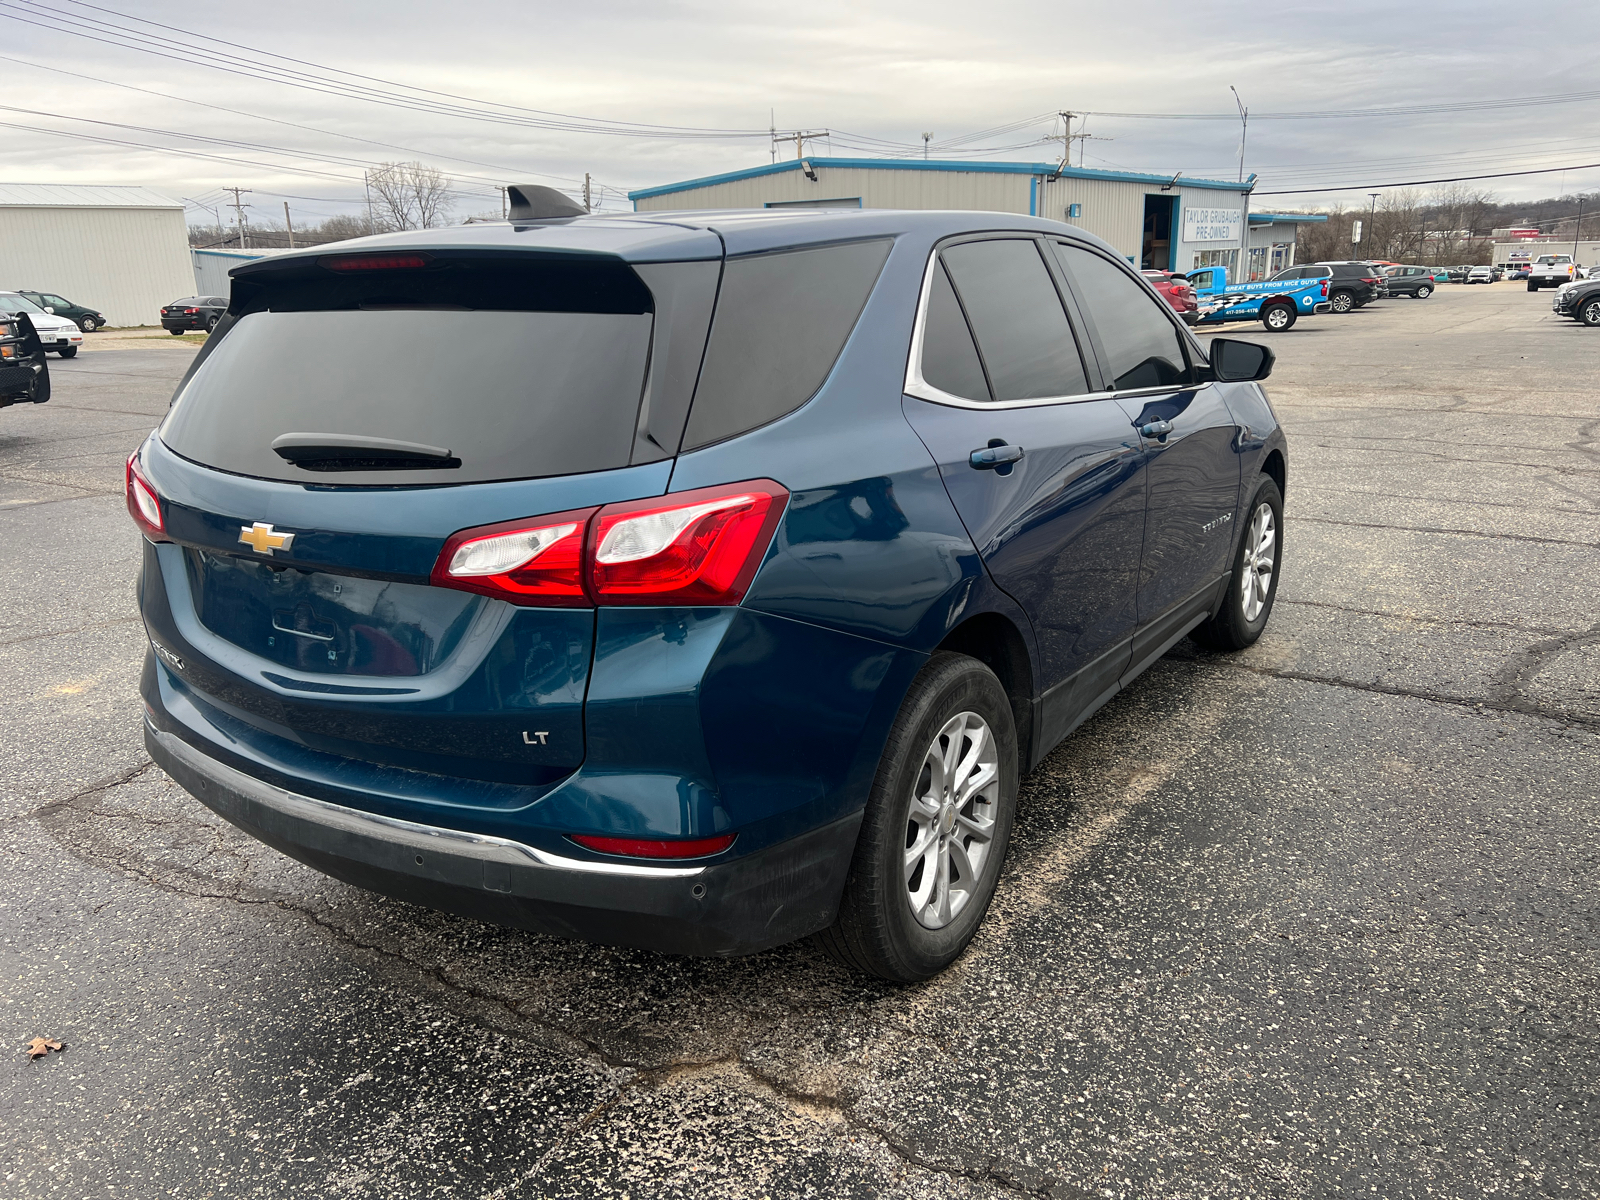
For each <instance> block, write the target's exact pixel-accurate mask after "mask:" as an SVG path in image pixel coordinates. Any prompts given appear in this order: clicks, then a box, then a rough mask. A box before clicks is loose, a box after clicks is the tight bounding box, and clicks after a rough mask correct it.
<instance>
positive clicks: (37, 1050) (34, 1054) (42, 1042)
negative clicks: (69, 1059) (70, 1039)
mask: <svg viewBox="0 0 1600 1200" xmlns="http://www.w3.org/2000/svg"><path fill="white" fill-rule="evenodd" d="M60 1049H61V1043H60V1042H58V1041H56V1040H55V1039H54V1038H34V1039H33V1041H31V1042H29V1043H28V1057H29V1058H43V1057H44V1056H45V1055H46V1054H49V1053H50V1051H52V1050H60Z"/></svg>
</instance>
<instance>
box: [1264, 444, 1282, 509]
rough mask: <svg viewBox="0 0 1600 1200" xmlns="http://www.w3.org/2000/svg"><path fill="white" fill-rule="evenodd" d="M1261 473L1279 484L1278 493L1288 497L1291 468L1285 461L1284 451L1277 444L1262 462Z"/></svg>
mask: <svg viewBox="0 0 1600 1200" xmlns="http://www.w3.org/2000/svg"><path fill="white" fill-rule="evenodd" d="M1261 473H1262V474H1263V475H1265V476H1267V478H1269V479H1271V480H1272V482H1273V483H1275V484H1277V485H1278V495H1280V496H1283V497H1284V498H1286V499H1287V498H1288V495H1289V470H1288V465H1287V464H1286V463H1285V462H1284V461H1283V451H1282V450H1280V449H1278V448H1277V447H1276V446H1275V447H1273V449H1272V452H1271V453H1270V454H1268V455H1267V457H1266V459H1265V460H1264V461H1263V462H1262V464H1261Z"/></svg>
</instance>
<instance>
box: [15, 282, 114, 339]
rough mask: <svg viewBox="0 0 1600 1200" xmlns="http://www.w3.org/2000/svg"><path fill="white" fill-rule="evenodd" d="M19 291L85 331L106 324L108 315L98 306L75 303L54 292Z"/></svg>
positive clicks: (26, 289)
mask: <svg viewBox="0 0 1600 1200" xmlns="http://www.w3.org/2000/svg"><path fill="white" fill-rule="evenodd" d="M17 291H18V293H20V294H21V295H24V296H26V297H27V298H28V299H29V300H32V301H33V302H34V303H35V304H37V305H38V306H39V307H40V308H42V309H44V310H45V312H49V313H55V315H56V316H58V317H66V318H67V319H68V320H69V321H75V322H77V325H78V328H79V329H81V330H83V331H84V332H85V333H93V332H94V331H95V330H97V329H104V328H105V326H106V315H105V313H103V312H101V311H100V310H99V309H97V308H89V307H87V306H85V305H82V304H74V303H73V302H72V301H71V300H68V299H65V298H64V297H62V296H58V295H56V294H55V293H54V292H36V291H33V290H32V289H30V288H18V289H17Z"/></svg>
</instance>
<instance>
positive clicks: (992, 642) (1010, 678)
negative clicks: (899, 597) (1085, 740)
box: [935, 612, 1035, 771]
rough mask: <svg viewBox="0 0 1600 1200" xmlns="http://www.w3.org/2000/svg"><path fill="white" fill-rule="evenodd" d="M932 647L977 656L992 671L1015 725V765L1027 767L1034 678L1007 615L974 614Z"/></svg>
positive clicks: (1018, 634) (1025, 648)
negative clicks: (1009, 705)
mask: <svg viewBox="0 0 1600 1200" xmlns="http://www.w3.org/2000/svg"><path fill="white" fill-rule="evenodd" d="M935 650H936V651H937V650H948V651H953V652H954V653H957V654H965V655H968V656H969V657H971V658H975V659H977V660H978V661H979V662H981V663H983V664H984V666H986V667H988V668H989V669H990V670H991V671H993V672H994V673H995V676H996V678H998V679H999V680H1000V686H1001V687H1003V688H1004V689H1005V690H1006V695H1007V696H1009V697H1010V699H1011V716H1012V720H1013V721H1014V722H1015V724H1016V727H1017V758H1018V767H1019V769H1021V770H1024V771H1025V770H1027V764H1028V763H1030V762H1031V761H1032V758H1031V755H1032V753H1033V740H1034V731H1033V720H1034V709H1035V704H1034V694H1035V692H1034V680H1033V662H1032V659H1031V658H1030V657H1029V654H1028V643H1027V640H1026V639H1025V638H1024V637H1023V635H1022V631H1021V630H1020V629H1018V628H1017V625H1016V623H1015V622H1014V621H1012V620H1011V618H1009V617H1007V616H1005V615H1004V614H1003V613H998V612H983V613H976V614H974V615H973V616H970V617H968V618H967V619H966V620H964V621H962V622H961V624H959V625H957V626H956V627H955V628H954V629H952V630H951V631H950V632H949V633H947V634H946V635H945V636H944V640H943V641H941V642H940V643H939V644H938V646H936V647H935Z"/></svg>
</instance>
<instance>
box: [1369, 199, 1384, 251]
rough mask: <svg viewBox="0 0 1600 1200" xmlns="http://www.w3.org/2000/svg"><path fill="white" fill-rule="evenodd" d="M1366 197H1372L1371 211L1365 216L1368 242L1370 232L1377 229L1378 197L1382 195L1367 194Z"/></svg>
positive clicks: (1370, 237)
mask: <svg viewBox="0 0 1600 1200" xmlns="http://www.w3.org/2000/svg"><path fill="white" fill-rule="evenodd" d="M1367 195H1369V196H1371V197H1372V211H1371V212H1369V213H1368V214H1367V229H1368V231H1369V232H1368V233H1367V238H1368V241H1369V242H1370V241H1371V239H1372V236H1373V234H1372V232H1371V231H1373V230H1376V229H1377V228H1378V197H1379V196H1381V195H1383V193H1382V192H1368V193H1367Z"/></svg>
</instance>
